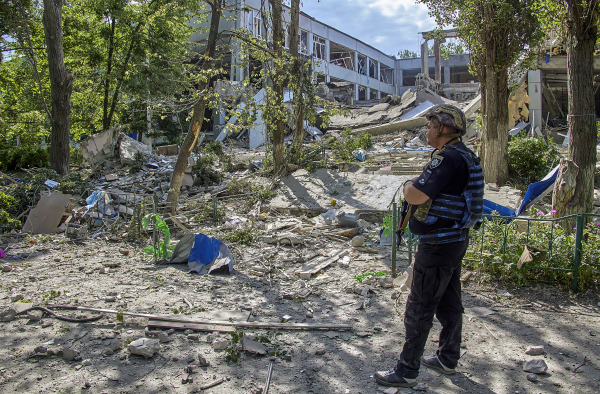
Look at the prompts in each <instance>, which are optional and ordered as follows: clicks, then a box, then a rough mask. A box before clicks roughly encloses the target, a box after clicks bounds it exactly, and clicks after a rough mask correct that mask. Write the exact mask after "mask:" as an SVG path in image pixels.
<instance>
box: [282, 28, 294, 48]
mask: <svg viewBox="0 0 600 394" xmlns="http://www.w3.org/2000/svg"><path fill="white" fill-rule="evenodd" d="M283 31H284V34H285V40H284V41H285V43H284V47H285V49H290V32H291V31H292V27H291V26H290V25H286V24H285V23H284V24H283Z"/></svg>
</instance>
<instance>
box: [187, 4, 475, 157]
mask: <svg viewBox="0 0 600 394" xmlns="http://www.w3.org/2000/svg"><path fill="white" fill-rule="evenodd" d="M230 5H231V6H228V7H227V8H225V9H224V10H223V11H224V14H223V17H222V18H221V21H220V25H219V30H220V31H221V33H222V38H221V44H223V47H224V48H227V49H226V51H225V53H224V56H223V60H222V63H221V66H222V67H223V68H224V69H225V70H228V71H229V73H228V75H227V79H228V81H229V82H228V84H230V87H226V85H227V82H225V81H219V82H218V85H219V89H217V91H221V90H223V91H224V92H225V93H224V94H223V95H222V96H223V97H230V96H231V94H230V93H231V92H235V91H236V90H240V89H239V87H237V85H238V84H239V83H240V82H241V81H243V80H244V79H245V78H251V79H252V73H253V72H255V70H256V68H257V67H261V65H260V63H259V62H255V61H253V60H252V59H250V62H249V64H246V63H243V62H242V61H241V60H240V59H241V57H242V56H241V55H242V54H241V51H242V49H241V45H240V43H239V42H238V41H236V39H235V38H234V37H233V36H232V35H231V33H228V32H229V31H235V30H237V29H246V30H248V31H249V32H251V33H252V34H253V35H255V36H259V37H267V31H266V28H265V23H264V21H263V20H262V15H261V12H260V9H261V2H260V1H258V0H250V1H241V0H235V4H234V3H233V2H232V3H231V4H230ZM243 7H246V8H245V10H242V8H243ZM230 10H234V11H230ZM283 18H284V23H285V25H286V28H285V31H286V37H285V46H286V48H288V49H289V42H290V39H289V23H290V15H289V8H288V7H284V14H283ZM202 26H203V27H208V22H204V23H203V24H202ZM421 34H422V37H423V40H424V41H425V42H424V45H425V48H426V46H427V35H428V34H429V32H424V33H421ZM448 37H453V35H452V34H451V33H448ZM207 38H208V33H203V34H195V35H193V36H192V37H191V41H192V42H196V43H198V44H199V46H200V47H201V45H202V43H203V42H205V41H206V40H207ZM440 42H443V41H440ZM299 46H300V48H299V53H300V55H301V56H302V57H303V58H304V60H307V61H308V60H310V61H311V62H312V70H313V72H314V75H315V79H314V82H315V83H316V84H317V87H316V92H317V94H318V95H319V96H321V97H324V98H327V99H329V100H332V101H333V100H335V101H337V102H339V103H341V104H345V105H350V106H352V105H361V103H363V104H364V105H373V104H374V103H377V102H378V101H379V100H381V99H384V98H385V97H387V96H401V95H402V94H403V93H404V92H406V91H407V90H409V89H411V88H412V90H413V91H414V90H415V88H417V89H418V88H419V87H427V88H429V89H431V90H433V91H434V92H435V93H436V94H440V95H443V96H444V97H446V98H449V99H453V100H455V101H459V102H462V101H465V100H470V99H472V98H473V97H475V96H476V95H477V94H478V91H479V83H477V82H476V79H475V78H474V77H473V76H471V75H470V74H469V73H468V66H467V64H468V61H469V55H451V57H450V58H449V59H448V60H444V59H441V60H440V56H439V45H437V48H438V51H437V52H436V53H437V55H436V56H435V57H434V58H432V60H431V63H432V64H433V63H434V60H433V59H438V60H437V63H436V64H437V66H436V67H431V68H430V67H429V66H428V62H429V58H428V57H427V56H425V57H424V58H416V59H396V57H394V56H389V55H387V54H385V53H383V52H381V51H380V50H378V49H376V48H375V47H373V46H371V45H368V44H366V43H364V42H362V41H360V40H358V39H356V38H354V37H352V36H351V35H349V34H347V33H344V32H342V31H340V30H338V29H335V28H333V27H331V26H328V25H326V24H324V23H322V22H319V21H318V20H317V19H316V18H313V17H311V16H309V15H307V14H305V13H303V12H301V13H300V21H299ZM425 53H427V52H425ZM436 70H438V71H437V74H436ZM440 70H442V71H443V76H444V80H443V81H442V79H441V77H440V76H441V75H442V74H441V72H442V71H440ZM438 74H439V75H438ZM426 75H430V76H431V77H432V78H429V77H427V76H426ZM436 76H437V78H436ZM239 94H240V92H237V95H239ZM257 94H258V95H259V96H260V92H259V93H257ZM255 99H256V100H257V101H259V100H260V99H261V97H258V98H256V97H255ZM225 101H226V100H225ZM224 112H225V111H224V110H223V106H221V107H220V108H219V109H217V110H214V111H213V112H212V116H211V123H210V125H209V126H208V128H209V130H208V133H207V136H206V137H207V138H208V139H213V138H218V136H219V134H220V131H221V130H223V129H224V128H225V126H226V124H227V120H226V118H225V116H224ZM257 123H258V124H260V123H261V122H260V121H258V122H257ZM259 129H260V130H254V132H255V133H254V135H257V134H256V133H261V134H262V133H263V132H264V130H263V129H264V126H259ZM251 134H252V133H251ZM250 138H252V137H250ZM258 139H259V140H260V141H262V140H263V138H262V137H261V138H258ZM221 140H222V138H221ZM260 141H259V142H260ZM249 145H250V147H251V148H254V147H257V146H260V145H261V143H259V144H258V145H257V144H256V143H252V142H251V143H250V144H249Z"/></svg>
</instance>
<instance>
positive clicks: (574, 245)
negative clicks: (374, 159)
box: [392, 202, 600, 291]
mask: <svg viewBox="0 0 600 394" xmlns="http://www.w3.org/2000/svg"><path fill="white" fill-rule="evenodd" d="M392 206H393V208H392V210H393V218H392V225H393V226H394V227H393V228H394V229H395V228H396V226H397V223H398V218H399V217H400V211H399V209H398V206H397V203H396V202H393V203H392ZM594 217H600V215H596V214H590V213H580V214H574V215H568V216H564V217H561V218H548V217H544V218H526V217H518V218H515V217H510V216H500V215H484V216H483V217H482V220H481V226H480V227H479V228H478V229H472V230H471V233H470V245H469V249H468V251H467V254H466V257H465V259H464V260H466V261H472V262H477V263H480V264H497V265H504V266H515V265H516V266H517V268H519V269H528V270H548V271H558V272H565V273H571V274H572V279H571V288H572V289H573V291H576V290H577V286H578V282H579V275H580V269H581V267H582V264H585V265H587V266H590V267H593V268H600V253H598V251H599V249H600V243H594V242H597V241H599V240H600V227H592V226H593V225H589V226H587V228H586V223H590V222H591V221H592V220H591V219H592V218H594ZM573 220H574V221H575V227H574V228H573V231H570V229H569V231H565V229H564V228H563V227H564V226H565V225H568V224H569V223H572V222H573ZM406 236H407V242H406V245H405V249H400V248H396V246H395V245H396V233H395V231H393V232H392V245H393V246H392V275H393V276H396V257H397V254H396V252H397V251H400V252H405V253H408V257H409V261H412V255H413V253H415V250H414V248H413V245H415V244H416V242H415V241H416V239H414V238H415V237H413V235H412V234H410V232H409V231H407V233H406ZM586 238H587V239H586ZM402 246H404V245H402ZM525 248H527V251H528V252H529V257H530V258H529V259H528V258H524V256H527V254H526V253H524V251H525ZM527 263H537V264H534V265H528V264H527Z"/></svg>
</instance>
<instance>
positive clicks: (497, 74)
mask: <svg viewBox="0 0 600 394" xmlns="http://www.w3.org/2000/svg"><path fill="white" fill-rule="evenodd" d="M493 52H494V50H493V49H490V50H488V54H487V55H486V65H485V76H486V79H485V105H484V106H483V108H484V110H485V112H484V113H483V125H484V132H483V138H482V145H481V147H482V149H481V151H482V154H481V156H482V157H483V176H484V177H485V181H486V182H490V183H496V184H498V185H504V184H505V183H506V181H508V163H507V158H506V156H507V150H508V72H507V71H506V70H501V71H497V70H496V69H495V55H494V53H493ZM482 97H483V96H482Z"/></svg>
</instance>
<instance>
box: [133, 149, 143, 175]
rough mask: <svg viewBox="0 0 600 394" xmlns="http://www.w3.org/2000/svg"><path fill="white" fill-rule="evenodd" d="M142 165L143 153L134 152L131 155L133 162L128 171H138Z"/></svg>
mask: <svg viewBox="0 0 600 394" xmlns="http://www.w3.org/2000/svg"><path fill="white" fill-rule="evenodd" d="M143 165H144V155H143V154H142V152H135V155H133V164H131V166H130V167H129V173H130V174H135V173H137V172H139V171H140V170H141V169H142V166H143Z"/></svg>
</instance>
